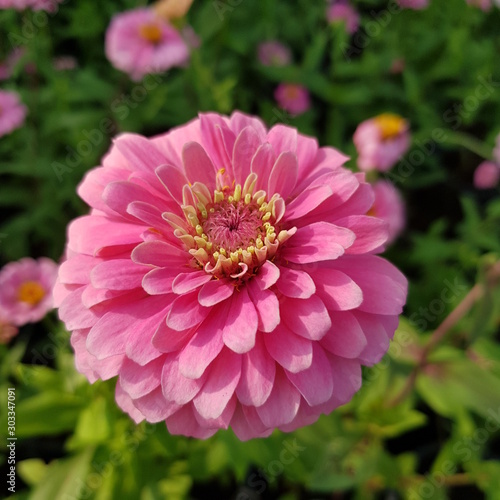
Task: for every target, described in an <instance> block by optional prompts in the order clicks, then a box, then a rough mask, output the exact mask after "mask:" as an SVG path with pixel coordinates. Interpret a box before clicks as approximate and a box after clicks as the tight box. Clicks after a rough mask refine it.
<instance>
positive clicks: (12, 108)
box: [0, 90, 27, 137]
mask: <svg viewBox="0 0 500 500" xmlns="http://www.w3.org/2000/svg"><path fill="white" fill-rule="evenodd" d="M26 113H27V109H26V106H25V105H24V104H23V103H22V102H21V100H20V98H19V94H18V93H17V92H11V91H8V90H0V137H2V136H3V135H7V134H10V133H11V132H12V131H13V130H15V129H17V128H19V127H21V126H22V124H23V123H24V119H25V118H26Z"/></svg>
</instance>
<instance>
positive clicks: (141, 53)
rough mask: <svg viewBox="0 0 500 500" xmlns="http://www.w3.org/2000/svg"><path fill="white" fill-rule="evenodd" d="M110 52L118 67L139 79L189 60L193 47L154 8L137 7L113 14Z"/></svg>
mask: <svg viewBox="0 0 500 500" xmlns="http://www.w3.org/2000/svg"><path fill="white" fill-rule="evenodd" d="M106 56H107V57H108V59H109V60H110V61H111V63H112V64H113V66H115V68H118V69H120V70H122V71H125V72H126V73H128V74H129V75H130V76H131V78H133V79H134V80H139V79H141V78H142V77H143V76H145V75H146V74H148V73H161V72H163V71H166V70H167V69H169V68H171V67H172V66H182V65H183V64H185V63H187V61H188V59H189V50H188V47H187V45H186V43H185V42H184V40H183V39H182V37H181V35H180V34H179V33H178V32H177V30H176V29H175V28H173V27H172V26H171V25H170V24H168V22H167V21H165V20H163V19H161V18H160V17H158V16H157V15H156V14H155V13H154V11H153V10H152V9H135V10H131V11H128V12H124V13H121V14H117V15H116V16H114V17H113V19H112V21H111V24H110V25H109V28H108V31H107V33H106Z"/></svg>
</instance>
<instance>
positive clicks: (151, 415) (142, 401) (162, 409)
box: [134, 387, 181, 424]
mask: <svg viewBox="0 0 500 500" xmlns="http://www.w3.org/2000/svg"><path fill="white" fill-rule="evenodd" d="M134 405H135V406H136V408H137V409H138V410H139V411H140V412H141V413H142V414H143V415H144V416H145V417H146V420H147V421H148V422H150V423H153V424H154V423H156V422H161V421H162V420H165V419H166V418H168V417H170V415H173V414H174V413H175V412H176V411H179V409H180V408H181V407H180V405H178V404H176V403H172V402H169V401H166V400H165V396H164V395H163V392H162V390H161V387H158V388H156V389H154V390H153V391H151V392H150V393H149V394H146V395H144V396H142V397H141V398H138V399H135V400H134Z"/></svg>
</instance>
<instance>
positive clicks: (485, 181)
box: [474, 161, 500, 189]
mask: <svg viewBox="0 0 500 500" xmlns="http://www.w3.org/2000/svg"><path fill="white" fill-rule="evenodd" d="M498 181H500V165H498V164H496V163H493V162H492V161H483V162H482V163H481V164H480V165H479V166H478V167H477V168H476V170H475V171H474V186H475V187H476V188H477V189H491V188H494V187H495V186H496V185H497V184H498Z"/></svg>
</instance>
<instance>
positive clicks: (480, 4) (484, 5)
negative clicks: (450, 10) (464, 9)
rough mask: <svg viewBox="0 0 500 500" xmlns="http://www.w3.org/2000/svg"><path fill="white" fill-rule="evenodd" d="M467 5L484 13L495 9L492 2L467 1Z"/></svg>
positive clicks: (483, 0)
mask: <svg viewBox="0 0 500 500" xmlns="http://www.w3.org/2000/svg"><path fill="white" fill-rule="evenodd" d="M467 3H468V4H469V5H472V6H473V7H478V8H479V9H481V10H483V11H484V12H489V11H490V10H491V8H492V7H493V2H492V0H467Z"/></svg>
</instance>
